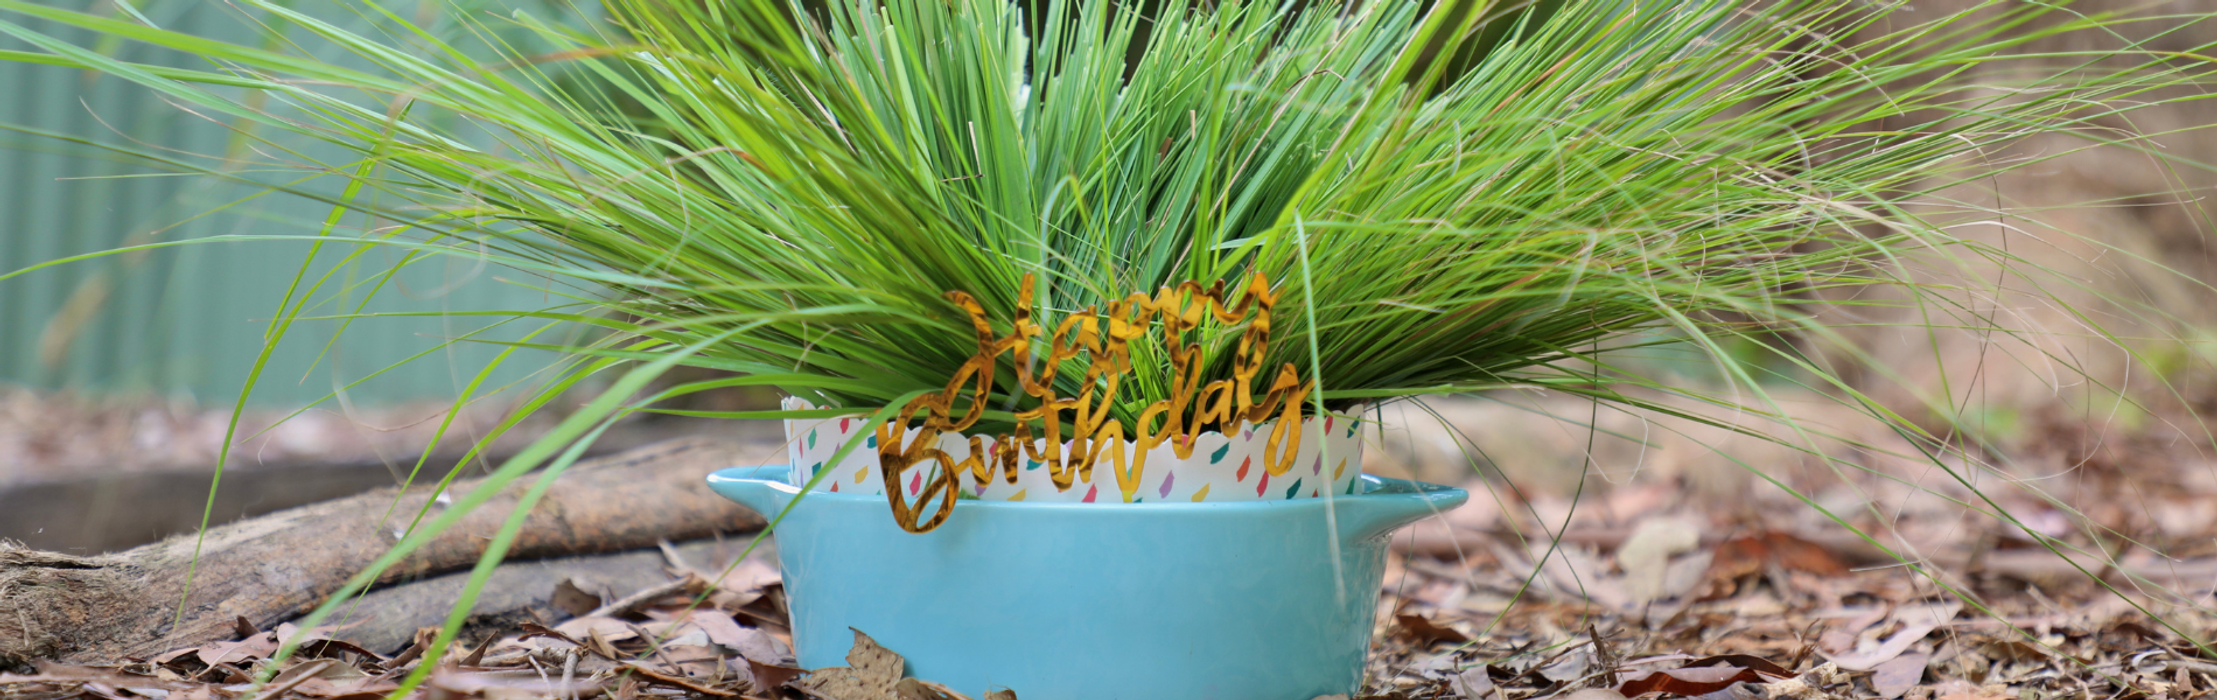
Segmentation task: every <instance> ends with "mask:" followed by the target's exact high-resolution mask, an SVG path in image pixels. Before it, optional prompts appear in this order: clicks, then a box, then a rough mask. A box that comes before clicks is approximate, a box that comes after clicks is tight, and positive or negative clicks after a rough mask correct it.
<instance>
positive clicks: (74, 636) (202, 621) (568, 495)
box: [0, 438, 777, 666]
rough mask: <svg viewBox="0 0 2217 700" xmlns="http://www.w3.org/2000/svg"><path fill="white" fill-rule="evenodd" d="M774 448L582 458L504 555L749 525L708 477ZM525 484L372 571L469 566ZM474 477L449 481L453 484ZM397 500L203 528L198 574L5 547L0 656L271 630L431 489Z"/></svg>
mask: <svg viewBox="0 0 2217 700" xmlns="http://www.w3.org/2000/svg"><path fill="white" fill-rule="evenodd" d="M775 454H777V451H776V448H775V445H774V444H772V443H767V442H762V441H756V442H752V443H738V442H730V441H718V440H709V439H704V438H695V439H687V440H679V441H673V442H668V443H662V444H659V445H654V446H649V447H645V448H641V449H638V450H634V451H631V452H626V453H623V454H619V455H614V456H611V457H607V458H603V459H599V460H595V461H592V462H588V463H582V464H579V465H578V466H576V467H573V468H572V469H571V471H570V473H568V474H565V475H563V477H562V478H561V479H560V480H559V481H557V482H556V483H555V485H554V486H553V487H552V488H551V489H550V490H549V491H548V492H547V494H546V496H545V498H544V500H542V501H541V502H540V503H539V505H538V507H537V508H536V509H534V510H533V512H532V513H531V515H530V516H529V519H528V521H527V522H526V524H525V526H524V528H523V531H522V533H521V535H520V536H519V537H518V538H517V539H516V543H515V545H514V547H513V548H512V549H511V550H510V551H509V554H508V556H509V558H511V559H536V558H545V557H560V556H571V555H577V554H586V553H594V552H613V551H623V550H630V549H640V548H648V547H654V546H655V544H656V543H657V542H659V541H664V540H685V539H697V538H701V537H708V536H713V535H716V534H718V533H736V532H743V531H751V530H755V529H758V528H760V527H761V524H762V519H761V518H760V516H757V515H755V514H754V513H753V512H751V511H748V510H746V509H744V508H741V507H739V506H738V505H736V504H733V503H731V502H730V501H726V500H724V499H723V498H721V497H718V496H716V495H715V494H714V493H712V492H710V491H709V490H708V488H707V486H706V484H705V483H704V481H703V478H704V477H706V476H707V475H708V473H709V472H711V471H715V470H717V469H721V468H724V467H728V466H732V465H736V464H753V463H759V462H760V461H761V460H762V459H763V458H765V457H768V456H774V455H775ZM529 481H530V480H529V479H523V480H519V481H518V482H517V483H515V484H513V485H511V486H510V487H509V488H507V489H505V490H504V491H502V492H501V493H500V494H499V495H498V496H496V497H495V498H494V499H493V500H491V501H489V502H487V503H486V504H485V505H484V506H482V507H480V508H478V509H477V510H476V511H474V512H472V513H470V514H469V515H467V516H465V517H464V518H463V519H462V520H461V521H460V522H459V523H457V524H456V525H455V526H454V527H452V528H450V529H448V530H447V531H446V532H445V533H443V534H441V535H440V536H439V537H437V538H434V539H433V540H432V541H431V542H430V543H428V544H427V545H425V546H424V547H423V548H421V549H419V550H417V551H416V552H415V553H414V554H411V555H410V556H409V557H407V558H406V559H404V560H402V561H401V563H400V564H398V565H396V566H394V567H393V568H392V569H390V570H388V571H386V572H385V574H384V576H383V577H382V578H381V579H380V580H381V581H383V582H391V581H400V580H409V579H417V578H422V577H426V576H431V575H435V574H439V573H444V572H448V571H453V570H457V569H461V568H465V567H468V566H471V565H473V564H474V563H476V561H477V559H478V556H479V555H481V554H483V553H484V551H485V547H486V544H487V542H488V541H489V538H490V537H491V536H492V535H493V533H494V532H496V531H497V530H498V529H499V527H500V524H501V522H502V521H503V520H504V519H506V518H507V517H508V515H509V514H510V513H511V512H512V511H513V510H514V509H515V507H516V504H517V501H518V498H519V497H520V496H521V495H522V493H523V490H524V489H525V488H526V487H528V486H529ZM475 486H476V483H475V482H474V481H465V482H460V483H458V484H457V485H456V486H455V491H454V492H456V493H463V492H467V491H468V490H469V489H471V488H474V487H475ZM396 495H398V494H396V492H395V490H394V489H383V490H379V491H373V492H370V493H366V494H362V495H360V496H354V497H351V498H344V499H339V500H335V501H329V502H325V503H320V504H316V505H311V506H306V507H302V508H295V509H292V510H287V511H281V512H277V513H272V514H269V515H265V516H261V517H257V518H251V519H248V520H243V521H240V522H237V523H233V524H230V525H225V526H222V527H217V528H211V529H210V530H209V531H208V532H207V536H206V541H205V542H204V543H203V544H201V545H200V555H199V562H198V567H197V572H196V573H190V572H194V568H193V551H194V546H195V538H194V537H192V536H190V535H184V536H179V537H174V538H171V539H168V540H164V541H162V542H157V543H154V544H150V545H146V546H143V547H138V548H135V549H130V550H126V551H123V552H119V553H115V554H108V555H101V556H95V557H75V556H68V555H63V554H55V553H50V552H39V551H34V550H28V549H21V548H14V549H5V550H0V664H6V665H16V666H20V665H22V664H23V663H25V662H26V661H28V660H31V659H55V660H60V661H65V662H74V663H101V662H114V661H117V660H120V659H123V658H126V657H146V656H151V655H154V654H157V653H160V652H163V651H167V650H170V649H175V648H178V647H183V646H188V645H195V644H203V643H207V642H211V641H220V640H225V639H231V638H232V637H233V636H234V635H235V634H236V632H235V629H236V625H235V622H234V621H235V620H237V619H239V618H245V620H246V621H247V623H249V624H252V625H254V626H256V627H260V628H266V627H269V626H271V625H275V624H276V623H278V622H281V621H285V620H288V619H291V618H294V617H297V616H299V615H301V614H304V613H306V612H307V611H309V610H312V609H314V608H315V607H316V606H317V605H320V604H322V603H323V602H324V600H325V599H326V598H327V597H328V596H330V595H331V594H332V593H334V592H336V591H337V590H338V589H339V587H340V586H341V585H343V584H344V583H345V581H346V580H347V579H348V578H349V577H352V576H353V575H355V574H356V573H358V572H360V571H362V570H363V569H365V568H367V567H368V566H369V565H370V564H371V562H373V561H375V560H376V559H377V557H379V556H380V555H382V554H384V553H385V552H386V551H387V550H388V549H390V548H391V547H392V545H393V543H394V542H396V541H397V540H398V536H399V534H400V532H401V528H402V527H404V526H406V524H407V522H408V519H409V518H410V517H411V516H412V515H413V514H414V513H415V512H416V511H417V509H418V508H420V507H422V506H423V505H424V503H425V502H426V501H427V500H429V499H430V498H431V493H430V491H429V488H428V487H422V488H417V489H412V490H410V491H409V492H408V493H407V494H405V495H398V507H397V508H395V507H393V506H394V502H395V497H396ZM433 507H434V508H437V507H439V506H438V505H434V506H433ZM388 511H390V512H391V513H392V515H391V516H390V517H388V515H387V513H388ZM189 573H190V575H191V576H192V579H193V581H192V584H191V588H190V594H189V597H185V596H186V589H187V587H186V580H187V576H188V574H189ZM181 598H183V600H184V606H183V614H182V618H181V619H180V617H179V601H180V599H181Z"/></svg>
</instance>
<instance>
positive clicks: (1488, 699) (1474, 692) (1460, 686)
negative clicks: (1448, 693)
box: [1447, 666, 1501, 700]
mask: <svg viewBox="0 0 2217 700" xmlns="http://www.w3.org/2000/svg"><path fill="white" fill-rule="evenodd" d="M1447 687H1448V688H1449V689H1451V690H1453V691H1455V697H1458V698H1462V699H1463V700H1501V689H1500V688H1496V687H1494V685H1493V676H1491V675H1489V674H1488V673H1487V671H1486V667H1484V666H1479V667H1477V668H1470V669H1464V670H1463V672H1462V673H1458V674H1455V677H1454V678H1453V679H1451V680H1449V681H1448V682H1447Z"/></svg>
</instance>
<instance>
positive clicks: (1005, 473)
mask: <svg viewBox="0 0 2217 700" xmlns="http://www.w3.org/2000/svg"><path fill="white" fill-rule="evenodd" d="M1032 286H1033V280H1032V276H1031V275H1028V274H1027V275H1025V276H1024V282H1023V288H1022V290H1021V291H1019V292H1018V294H1017V300H1016V318H1015V321H1014V323H1013V324H1012V326H1013V327H1012V328H1011V329H1010V330H1009V333H1008V335H1006V336H998V335H996V334H995V332H994V330H993V326H992V323H991V322H990V321H989V320H988V319H987V318H986V315H985V311H984V309H983V308H981V307H980V306H979V305H978V300H977V299H976V298H974V297H972V296H970V295H969V294H967V293H964V292H960V291H952V292H947V293H946V295H945V297H946V299H947V300H948V301H950V302H953V303H954V304H955V305H956V306H959V307H961V308H962V309H963V310H964V311H966V312H968V313H969V315H970V323H971V325H972V326H973V327H974V328H975V329H976V331H977V340H978V351H977V354H975V355H972V356H971V357H970V359H969V361H967V362H964V363H963V365H962V367H961V368H960V369H957V370H955V374H954V376H953V377H952V378H950V379H949V380H948V381H947V387H946V389H945V390H943V391H940V392H936V393H931V394H926V395H923V396H920V397H917V398H916V399H915V400H913V401H910V402H908V404H907V405H906V406H903V407H902V408H901V412H900V414H899V416H898V417H896V418H895V419H894V420H891V421H887V422H885V423H883V424H880V425H879V426H878V428H877V445H878V469H879V472H880V474H881V475H882V476H883V477H884V483H886V484H888V485H889V487H888V488H887V489H886V499H887V500H888V501H891V503H892V506H893V519H894V520H895V521H896V522H899V523H900V525H901V528H902V529H905V530H907V531H909V532H929V531H931V530H932V529H934V528H937V527H939V525H940V523H943V522H946V520H947V516H948V515H949V514H950V513H952V512H953V509H954V502H955V499H956V497H957V493H958V492H959V491H960V490H961V489H960V484H959V479H958V477H959V475H960V474H962V473H965V472H966V473H969V474H970V475H971V476H972V477H973V478H975V479H976V481H977V483H981V484H982V483H986V482H988V481H990V480H991V479H992V478H993V474H994V472H995V471H998V472H1000V474H1001V476H1002V478H1004V479H1005V480H1006V481H1007V482H1008V483H1011V484H1013V483H1016V479H1017V473H1018V466H1019V465H1018V462H1019V454H1020V453H1019V450H1021V454H1022V455H1023V456H1028V457H1029V458H1030V460H1031V461H1033V462H1038V463H1041V464H1042V465H1043V466H1045V467H1046V468H1047V469H1048V470H1049V471H1048V474H1049V477H1050V478H1051V479H1052V481H1053V482H1054V485H1055V488H1056V489H1057V490H1064V491H1067V490H1069V488H1070V486H1071V484H1072V483H1074V480H1076V481H1090V480H1092V478H1093V467H1094V464H1095V463H1096V462H1098V461H1099V460H1100V457H1101V453H1103V452H1107V453H1109V456H1110V459H1111V461H1112V462H1113V463H1114V469H1115V475H1116V483H1117V486H1118V488H1120V489H1121V490H1122V491H1123V492H1124V493H1123V496H1124V500H1125V501H1126V502H1130V501H1131V499H1132V495H1133V493H1134V492H1136V491H1137V490H1138V488H1139V484H1140V477H1141V476H1143V475H1144V473H1145V471H1146V462H1147V453H1148V452H1149V451H1150V450H1152V449H1154V448H1155V447H1156V446H1158V445H1161V444H1162V443H1163V442H1164V441H1170V443H1171V448H1172V449H1173V450H1174V451H1175V453H1176V454H1177V456H1178V458H1179V459H1188V458H1191V457H1192V456H1193V445H1194V437H1196V436H1198V435H1200V434H1201V433H1202V432H1203V431H1204V430H1206V429H1208V428H1211V427H1214V428H1215V429H1217V430H1218V431H1219V432H1221V433H1223V434H1224V435H1226V436H1229V435H1231V434H1233V433H1235V432H1238V431H1239V430H1240V427H1241V426H1242V425H1244V424H1245V423H1250V422H1252V423H1258V424H1259V423H1262V422H1264V421H1266V420H1268V419H1269V418H1270V417H1271V414H1272V413H1277V414H1278V422H1277V425H1276V426H1274V427H1272V428H1271V430H1270V434H1269V438H1268V440H1267V441H1266V442H1265V443H1264V447H1263V468H1264V469H1265V470H1266V471H1268V472H1269V473H1270V474H1271V475H1272V476H1283V475H1285V473H1286V470H1288V469H1290V468H1291V467H1292V466H1293V461H1294V455H1295V451H1296V450H1298V449H1299V448H1300V445H1301V404H1302V402H1303V401H1304V400H1306V399H1307V398H1308V395H1309V391H1310V390H1311V389H1313V388H1314V387H1315V380H1314V379H1313V378H1312V379H1311V380H1309V381H1302V380H1301V378H1300V376H1299V374H1297V373H1296V372H1295V371H1294V369H1293V364H1292V363H1290V362H1289V363H1286V364H1285V365H1284V366H1282V367H1280V368H1279V369H1278V374H1277V376H1276V377H1275V378H1273V379H1272V380H1271V382H1270V388H1269V389H1267V390H1265V391H1264V393H1263V397H1262V399H1261V400H1260V401H1257V400H1256V399H1255V393H1254V379H1255V377H1256V376H1257V375H1260V374H1261V373H1262V371H1263V367H1262V364H1263V358H1264V357H1265V356H1266V355H1267V354H1268V351H1269V348H1270V307H1271V306H1272V305H1273V304H1274V303H1276V301H1277V299H1278V297H1277V294H1275V293H1273V292H1272V291H1271V290H1270V283H1269V281H1268V280H1266V279H1265V278H1264V277H1263V275H1262V273H1259V272H1258V273H1255V274H1254V275H1253V276H1251V277H1250V278H1249V279H1248V283H1247V287H1246V289H1245V290H1244V293H1243V294H1242V295H1241V296H1240V298H1239V300H1238V302H1237V303H1236V304H1231V305H1227V303H1226V301H1225V293H1224V282H1223V281H1222V280H1218V281H1217V282H1216V283H1215V284H1213V285H1211V286H1209V287H1207V288H1203V287H1201V286H1200V285H1199V284H1197V283H1194V282H1191V281H1188V282H1185V283H1183V284H1180V285H1178V286H1176V287H1164V288H1162V289H1161V290H1160V291H1158V292H1156V293H1155V295H1154V296H1152V297H1149V296H1148V295H1147V294H1145V293H1143V292H1133V293H1132V294H1131V295H1130V296H1128V297H1125V298H1124V299H1120V300H1116V301H1111V302H1109V303H1108V311H1107V313H1105V314H1104V313H1099V312H1098V307H1087V308H1086V309H1085V310H1084V311H1081V312H1078V313H1075V314H1071V315H1070V316H1069V317H1068V318H1064V319H1063V320H1062V323H1060V324H1058V325H1057V326H1056V327H1055V331H1054V334H1053V335H1052V336H1049V337H1048V339H1047V348H1046V352H1045V353H1044V354H1042V355H1040V356H1039V358H1038V359H1039V360H1040V362H1038V365H1039V366H1040V369H1039V371H1038V372H1037V373H1036V374H1035V373H1034V372H1033V370H1032V367H1031V364H1032V363H1031V362H1029V361H1028V360H1029V359H1030V358H1031V357H1032V352H1033V345H1032V344H1033V343H1034V342H1037V341H1036V339H1037V338H1038V337H1039V336H1040V334H1041V333H1043V332H1044V330H1045V329H1043V328H1042V327H1040V325H1039V324H1038V323H1036V322H1034V321H1033V320H1032V314H1033V308H1032ZM1204 320H1214V321H1215V322H1216V323H1217V324H1220V325H1223V326H1231V325H1235V324H1238V323H1240V322H1243V321H1244V322H1247V323H1248V326H1247V329H1246V331H1245V332H1244V333H1242V334H1241V335H1240V338H1239V350H1238V354H1237V355H1236V356H1235V357H1234V358H1233V363H1232V377H1231V378H1229V379H1219V380H1216V381H1213V382H1209V383H1208V384H1207V385H1202V384H1200V381H1201V377H1200V373H1201V371H1202V369H1203V368H1202V367H1201V366H1200V365H1201V358H1202V352H1201V346H1200V345H1199V344H1197V343H1187V342H1186V333H1187V332H1189V331H1191V330H1193V329H1195V328H1198V327H1200V326H1201V324H1202V322H1203V321H1204ZM1104 321H1105V322H1106V324H1107V332H1106V333H1104V332H1103V330H1102V324H1103V322H1104ZM1158 321H1159V322H1160V326H1161V328H1162V343H1163V349H1164V350H1166V351H1168V352H1169V354H1170V366H1171V391H1170V398H1167V399H1163V400H1161V401H1156V402H1155V403H1153V404H1151V405H1149V406H1148V407H1147V408H1146V410H1143V411H1141V412H1140V414H1139V419H1138V421H1137V425H1134V426H1131V431H1132V433H1133V436H1132V437H1131V438H1130V439H1129V440H1127V439H1126V437H1125V430H1126V427H1125V426H1124V424H1123V422H1122V421H1119V420H1117V419H1114V418H1111V417H1109V409H1110V407H1112V406H1114V405H1115V401H1116V393H1117V388H1118V386H1119V384H1120V383H1121V381H1122V379H1123V377H1124V376H1125V375H1127V374H1130V373H1131V371H1132V363H1131V347H1130V343H1131V342H1132V341H1134V340H1138V339H1140V338H1142V337H1144V336H1145V335H1146V334H1147V331H1148V330H1149V329H1150V328H1153V327H1155V325H1156V324H1157V322H1158ZM1081 351H1082V352H1083V353H1084V354H1085V361H1086V366H1085V380H1084V382H1082V384H1081V385H1082V386H1084V387H1085V388H1084V389H1083V390H1082V391H1080V392H1079V394H1078V395H1077V396H1075V397H1065V396H1060V395H1058V394H1057V393H1056V392H1055V387H1054V382H1055V376H1056V374H1057V373H1058V372H1059V371H1060V370H1061V369H1062V366H1063V363H1064V362H1065V361H1067V360H1072V359H1076V358H1077V357H1078V355H1079V354H1080V352H1081ZM1003 353H1012V354H1013V357H1014V359H1015V361H1014V362H1013V363H1012V364H1014V365H1015V367H1016V382H1017V383H1018V384H1019V385H1021V387H1022V389H1023V392H1024V394H1025V395H1028V396H1031V397H1032V398H1035V399H1038V401H1039V405H1038V406H1037V407H1035V408H1032V409H1029V410H1025V411H1021V412H1018V413H1016V414H1015V415H1016V427H1015V430H1014V432H1012V433H1007V434H1002V435H999V436H996V439H995V440H994V441H993V446H992V448H991V450H990V452H991V455H990V460H991V461H987V460H988V456H987V452H988V450H987V449H986V448H985V446H984V444H983V441H982V440H981V438H980V436H977V435H972V436H970V454H969V456H968V457H967V458H965V459H963V460H962V461H961V462H959V463H958V462H956V461H955V460H954V458H953V457H951V456H949V455H948V454H947V453H946V452H945V451H943V450H940V449H939V448H938V445H939V436H940V434H941V433H946V432H956V433H959V432H961V431H963V430H967V429H969V428H970V426H972V425H975V424H976V423H977V422H978V419H979V418H980V417H982V416H983V415H984V413H985V401H986V397H987V396H990V395H991V394H992V392H993V381H994V374H995V372H994V368H995V366H996V364H997V363H996V361H995V360H996V358H998V357H1000V356H1001V355H1002V354H1003ZM965 386H969V387H970V388H971V389H972V391H971V396H970V404H969V406H968V408H967V409H966V410H965V411H964V412H963V414H962V416H961V417H959V418H957V417H955V416H954V415H953V409H954V404H955V401H956V400H957V399H958V398H959V397H960V396H961V394H962V391H963V389H964V387H965ZM918 411H926V412H928V413H927V415H926V416H925V418H924V421H923V425H922V426H920V427H919V429H918V430H917V431H916V434H915V436H914V438H913V439H911V440H909V441H908V443H907V445H906V446H903V445H902V444H901V441H900V439H899V438H898V433H897V432H896V431H904V430H905V428H906V426H907V425H908V423H909V421H910V420H911V419H913V418H914V417H915V416H916V414H917V412H918ZM1065 412H1068V413H1070V414H1072V415H1071V420H1070V423H1071V424H1072V426H1073V428H1072V434H1071V435H1070V439H1069V444H1070V450H1069V457H1068V460H1067V461H1065V459H1064V457H1063V455H1062V444H1063V440H1062V435H1061V432H1062V423H1063V414H1064V413H1065ZM1189 417H1190V418H1191V422H1190V423H1188V418H1189ZM1034 422H1038V423H1039V424H1040V425H1041V426H1042V433H1043V434H1041V435H1039V436H1038V437H1039V438H1041V440H1040V442H1041V443H1042V444H1041V445H1040V446H1039V447H1035V446H1034V445H1033V434H1032V423H1034ZM1127 445H1130V446H1133V447H1136V449H1135V450H1134V454H1133V455H1132V457H1131V459H1130V460H1129V461H1130V464H1129V465H1127V464H1126V458H1125V447H1126V446H1127ZM927 463H928V464H930V465H936V466H937V467H938V469H936V470H935V471H934V472H933V475H932V477H931V481H930V482H929V483H928V484H926V485H924V486H923V488H922V490H920V491H918V493H917V494H916V501H915V503H913V504H911V503H910V502H909V501H908V499H907V497H906V496H904V495H903V494H902V493H901V489H900V488H899V486H898V485H899V484H900V483H902V481H901V478H902V475H903V474H905V473H907V472H908V470H910V469H915V468H920V467H924V466H925V465H927ZM934 497H938V498H939V499H940V504H939V508H938V509H937V510H935V511H933V512H932V513H931V517H930V519H928V520H921V521H919V519H920V518H922V517H923V508H924V507H925V506H926V505H927V504H928V503H930V501H931V499H932V498H934Z"/></svg>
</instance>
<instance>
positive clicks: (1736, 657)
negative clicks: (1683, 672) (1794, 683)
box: [1681, 654, 1794, 678]
mask: <svg viewBox="0 0 2217 700" xmlns="http://www.w3.org/2000/svg"><path fill="white" fill-rule="evenodd" d="M1696 666H1738V667H1740V668H1744V669H1747V670H1750V671H1754V672H1756V673H1760V674H1763V675H1766V676H1770V677H1772V678H1792V677H1794V672H1793V671H1788V670H1786V667H1784V666H1780V665H1778V664H1775V663H1772V662H1771V660H1770V659H1766V658H1763V657H1760V656H1755V655H1752V654H1718V655H1715V656H1704V657H1701V658H1699V659H1695V660H1692V661H1688V662H1686V665H1685V666H1682V667H1681V668H1693V667H1696Z"/></svg>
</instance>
